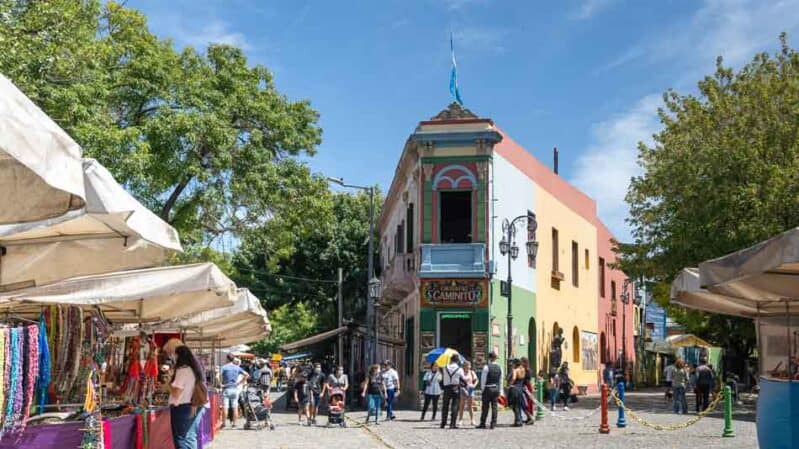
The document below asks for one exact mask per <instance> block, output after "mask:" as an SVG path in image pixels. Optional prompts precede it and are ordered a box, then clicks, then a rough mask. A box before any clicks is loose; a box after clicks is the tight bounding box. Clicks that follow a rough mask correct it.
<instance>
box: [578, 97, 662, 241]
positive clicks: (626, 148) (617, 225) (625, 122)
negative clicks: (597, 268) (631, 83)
mask: <svg viewBox="0 0 799 449" xmlns="http://www.w3.org/2000/svg"><path fill="white" fill-rule="evenodd" d="M661 104H662V98H661V96H660V95H657V94H652V95H647V96H646V97H644V98H642V99H641V100H639V101H638V103H636V104H635V105H634V106H633V107H632V108H630V109H629V110H628V111H626V112H624V113H622V114H619V115H616V116H613V117H610V118H608V119H607V120H604V121H602V122H600V123H597V124H596V125H594V126H593V128H592V130H591V134H592V139H593V143H592V144H591V145H590V146H589V147H588V148H587V149H586V151H584V152H583V153H582V154H581V156H580V157H579V158H578V159H577V161H576V162H575V170H574V174H573V179H572V181H571V182H572V183H573V184H574V185H576V186H577V187H578V188H579V189H580V190H582V191H584V192H585V193H587V194H588V195H590V196H591V197H592V198H594V199H595V200H596V202H597V208H598V210H599V215H600V217H602V220H603V221H604V222H605V224H606V225H607V226H608V227H609V228H610V230H611V231H612V232H613V234H614V235H615V236H616V238H618V239H620V240H622V241H624V240H629V238H630V231H629V228H628V226H627V225H626V223H625V222H624V220H625V218H626V217H627V204H626V203H625V202H624V196H625V194H626V193H627V186H628V185H629V183H630V178H632V177H633V176H635V175H637V174H640V172H641V169H640V168H639V167H638V165H637V163H636V160H637V159H636V158H637V154H638V150H637V148H638V142H644V143H648V144H651V142H652V134H654V133H655V132H656V131H657V130H658V129H659V124H660V122H659V120H658V116H657V108H658V107H659V106H660V105H661Z"/></svg>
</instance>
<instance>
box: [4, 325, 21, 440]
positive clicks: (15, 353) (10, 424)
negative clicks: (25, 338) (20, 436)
mask: <svg viewBox="0 0 799 449" xmlns="http://www.w3.org/2000/svg"><path fill="white" fill-rule="evenodd" d="M8 347H9V353H10V357H9V359H10V365H11V369H10V371H9V382H8V398H7V400H6V409H5V415H6V417H5V420H4V422H3V432H8V431H11V430H13V428H14V404H15V402H16V394H17V388H18V386H17V382H18V379H19V377H20V373H19V369H20V366H19V329H17V328H13V329H11V338H10V343H9V346H8Z"/></svg>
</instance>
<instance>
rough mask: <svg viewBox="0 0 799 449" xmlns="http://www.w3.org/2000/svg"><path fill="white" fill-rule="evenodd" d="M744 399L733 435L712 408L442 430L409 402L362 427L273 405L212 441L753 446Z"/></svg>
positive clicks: (503, 421)
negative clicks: (264, 420)
mask: <svg viewBox="0 0 799 449" xmlns="http://www.w3.org/2000/svg"><path fill="white" fill-rule="evenodd" d="M744 402H745V403H744V405H741V406H736V412H735V419H734V421H733V428H734V430H735V432H736V437H735V438H722V437H721V433H722V429H723V427H724V421H723V419H722V416H721V415H720V414H719V413H714V414H712V415H709V416H708V417H706V418H704V419H702V420H701V421H700V422H699V423H698V424H696V425H694V426H691V427H690V428H688V429H684V430H678V431H672V432H666V431H655V430H651V429H649V428H646V427H643V426H641V425H640V424H638V423H636V422H634V421H632V420H631V419H629V417H628V425H627V428H625V429H619V428H617V427H616V425H615V421H616V416H617V415H616V413H617V412H616V408H615V407H611V410H610V413H609V421H610V428H611V431H610V434H609V435H600V434H599V433H598V426H599V414H598V413H596V414H594V415H592V416H591V417H590V418H587V419H584V420H574V421H565V420H561V419H558V418H556V417H554V416H550V415H549V414H547V416H545V418H544V419H543V420H541V421H537V422H536V423H535V425H532V426H525V427H522V428H513V427H510V423H511V422H512V420H513V417H512V415H511V414H510V413H509V412H502V413H500V416H499V426H498V427H497V429H495V430H479V429H474V428H472V427H471V426H470V425H469V424H468V418H467V419H466V420H464V421H465V425H464V426H463V428H460V429H454V430H450V429H446V430H441V429H439V427H438V422H431V421H429V418H428V421H425V422H420V421H419V420H418V418H419V412H417V411H410V410H407V411H406V410H403V411H398V412H397V419H396V420H395V421H392V422H381V424H380V425H379V426H374V425H370V426H368V427H364V426H362V425H361V423H362V422H363V420H364V418H365V416H366V413H365V412H364V411H352V412H349V413H348V422H349V426H348V428H346V429H342V428H324V427H323V426H324V424H325V423H326V420H327V418H326V417H324V416H320V418H319V420H318V422H319V426H314V427H307V426H300V425H298V423H297V415H296V412H295V413H285V412H282V410H280V411H278V412H277V413H275V414H274V420H275V424H276V426H277V428H276V430H274V431H269V430H262V431H245V430H224V431H223V432H222V433H221V435H220V436H219V438H218V439H217V440H216V441H215V442H214V443H213V445H212V447H211V449H223V448H224V449H227V448H253V449H261V448H291V449H304V448H322V447H334V448H341V449H344V448H347V449H349V448H353V449H361V448H364V449H365V448H370V449H371V448H378V449H380V448H382V449H385V448H389V449H390V448H394V449H401V448H402V449H404V448H408V449H412V448H425V449H437V448H442V449H443V448H446V449H455V448H457V449H463V448H489V447H490V448H497V449H505V448H508V449H511V448H530V447H533V448H579V449H592V448H601V449H614V448H619V449H622V448H623V449H633V448H635V449H639V448H657V449H667V448H678V447H679V448H681V449H682V448H685V447H703V448H736V449H739V448H740V449H747V448H756V447H757V440H756V434H755V423H754V407H753V404H752V402H751V400H745V401H744ZM627 404H628V406H629V407H630V408H631V409H633V410H635V411H636V412H638V414H639V415H641V416H642V417H643V418H644V419H647V420H649V421H652V422H655V423H658V424H675V423H681V422H685V421H687V420H688V419H690V418H691V417H692V415H688V416H683V415H680V416H677V415H674V414H671V413H669V411H668V408H667V406H666V404H665V402H664V400H663V396H662V394H654V393H653V394H637V395H636V394H630V395H628V398H627ZM574 405H575V406H574V407H572V408H571V410H569V411H568V412H558V413H559V414H562V415H563V416H569V417H572V418H574V417H580V416H584V415H586V414H587V413H589V412H590V411H592V410H593V409H594V408H595V407H596V406H597V405H598V398H595V397H588V398H581V401H580V402H579V403H578V404H574ZM692 406H693V402H692V398H690V397H689V407H692Z"/></svg>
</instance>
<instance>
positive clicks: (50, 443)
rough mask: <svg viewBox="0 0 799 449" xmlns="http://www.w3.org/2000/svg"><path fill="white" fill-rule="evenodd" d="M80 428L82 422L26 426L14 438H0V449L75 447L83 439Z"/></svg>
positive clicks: (59, 448)
mask: <svg viewBox="0 0 799 449" xmlns="http://www.w3.org/2000/svg"><path fill="white" fill-rule="evenodd" d="M82 428H83V422H68V423H64V424H58V425H50V426H35V427H28V428H27V429H25V431H24V432H22V433H21V434H20V435H18V436H16V435H15V436H14V438H3V439H2V440H0V449H64V448H77V447H80V444H81V441H82V440H83V432H82V431H81V429H82ZM109 449H110V448H109Z"/></svg>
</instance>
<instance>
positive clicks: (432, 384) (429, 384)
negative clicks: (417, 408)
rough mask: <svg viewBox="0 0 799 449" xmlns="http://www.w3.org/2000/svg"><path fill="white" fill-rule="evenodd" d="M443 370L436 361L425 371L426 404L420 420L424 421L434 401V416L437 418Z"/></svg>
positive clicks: (423, 380) (434, 418)
mask: <svg viewBox="0 0 799 449" xmlns="http://www.w3.org/2000/svg"><path fill="white" fill-rule="evenodd" d="M441 381H442V377H441V371H439V370H438V365H436V364H435V363H431V364H430V369H428V370H427V371H425V372H424V377H423V378H422V382H423V383H424V405H423V406H422V417H421V419H420V421H424V415H425V414H426V413H427V407H428V406H429V405H430V403H431V402H432V403H433V418H432V420H433V421H435V420H436V412H438V398H439V397H440V396H441V391H442V390H441Z"/></svg>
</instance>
